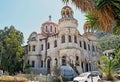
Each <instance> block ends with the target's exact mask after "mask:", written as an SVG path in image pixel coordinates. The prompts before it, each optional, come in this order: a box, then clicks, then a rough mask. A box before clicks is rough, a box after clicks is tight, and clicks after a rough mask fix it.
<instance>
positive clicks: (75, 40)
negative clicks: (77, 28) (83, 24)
mask: <svg viewBox="0 0 120 82" xmlns="http://www.w3.org/2000/svg"><path fill="white" fill-rule="evenodd" d="M74 42H75V43H77V37H76V35H75V36H74Z"/></svg>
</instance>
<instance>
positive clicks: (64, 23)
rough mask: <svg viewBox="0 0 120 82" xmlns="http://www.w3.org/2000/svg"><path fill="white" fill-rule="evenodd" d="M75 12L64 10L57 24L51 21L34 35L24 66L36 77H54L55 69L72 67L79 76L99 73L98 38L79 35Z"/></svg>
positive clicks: (88, 34)
mask: <svg viewBox="0 0 120 82" xmlns="http://www.w3.org/2000/svg"><path fill="white" fill-rule="evenodd" d="M73 13H74V12H73V10H72V9H71V8H70V7H69V6H65V7H63V8H62V10H61V15H62V17H61V19H59V22H58V24H55V23H54V22H52V21H51V18H50V19H49V21H47V22H45V23H43V24H42V26H41V33H36V32H32V33H31V35H30V36H29V39H28V45H27V46H26V54H25V56H24V64H25V65H26V64H30V65H31V70H32V71H33V72H37V73H51V72H52V71H53V68H54V66H55V65H57V66H58V67H61V66H66V65H70V66H71V67H72V68H73V67H75V68H76V69H77V70H78V72H79V73H82V72H86V71H90V68H91V67H92V70H96V66H97V64H98V62H99V56H100V54H99V50H98V49H97V45H96V44H97V38H96V35H95V34H94V33H91V32H85V33H84V34H83V35H81V34H80V33H79V31H78V29H77V28H78V22H77V20H76V19H75V18H74V17H73Z"/></svg>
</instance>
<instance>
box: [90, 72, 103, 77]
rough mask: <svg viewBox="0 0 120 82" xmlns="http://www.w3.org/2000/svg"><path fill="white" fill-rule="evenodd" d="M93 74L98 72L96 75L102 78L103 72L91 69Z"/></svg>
mask: <svg viewBox="0 0 120 82" xmlns="http://www.w3.org/2000/svg"><path fill="white" fill-rule="evenodd" d="M91 73H92V74H96V75H99V76H100V78H102V75H103V74H102V73H101V72H100V71H91Z"/></svg>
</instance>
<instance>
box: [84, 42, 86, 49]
mask: <svg viewBox="0 0 120 82" xmlns="http://www.w3.org/2000/svg"><path fill="white" fill-rule="evenodd" d="M84 49H86V42H85V41H84Z"/></svg>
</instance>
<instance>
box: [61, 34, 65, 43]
mask: <svg viewBox="0 0 120 82" xmlns="http://www.w3.org/2000/svg"><path fill="white" fill-rule="evenodd" d="M62 43H65V36H64V35H63V36H62Z"/></svg>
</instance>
